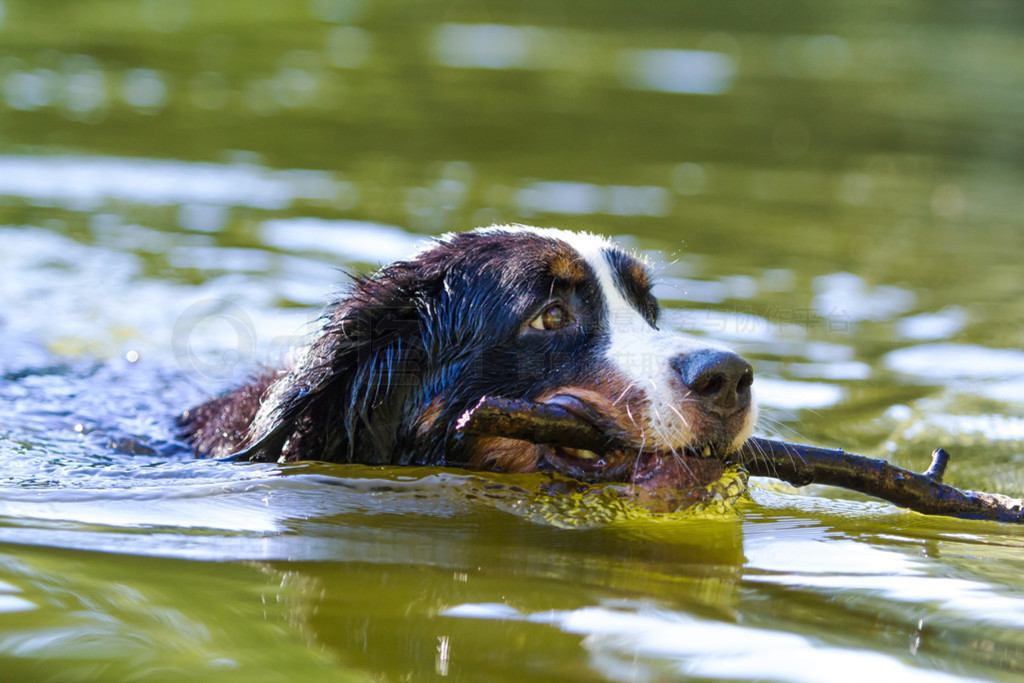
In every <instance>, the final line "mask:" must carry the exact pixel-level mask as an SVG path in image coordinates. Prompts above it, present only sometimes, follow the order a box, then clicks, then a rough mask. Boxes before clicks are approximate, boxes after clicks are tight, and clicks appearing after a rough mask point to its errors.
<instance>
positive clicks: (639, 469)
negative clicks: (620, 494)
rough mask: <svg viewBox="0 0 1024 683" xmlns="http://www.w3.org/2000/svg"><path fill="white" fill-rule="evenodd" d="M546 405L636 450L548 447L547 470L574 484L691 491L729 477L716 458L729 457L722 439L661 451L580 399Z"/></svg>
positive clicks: (564, 396)
mask: <svg viewBox="0 0 1024 683" xmlns="http://www.w3.org/2000/svg"><path fill="white" fill-rule="evenodd" d="M544 402H545V403H548V404H555V405H558V406H560V407H562V408H563V409H565V410H566V411H568V412H570V413H572V414H573V415H574V416H575V417H577V418H579V419H580V420H583V421H585V422H588V423H590V424H592V425H593V426H594V427H595V429H596V430H599V431H600V432H601V433H603V434H614V435H615V436H617V437H618V440H619V441H624V440H625V441H628V442H631V443H634V444H635V447H633V446H631V447H629V448H617V449H602V450H592V449H588V448H571V447H567V446H544V447H543V449H542V450H543V457H544V459H545V460H546V462H547V464H548V465H549V466H550V467H551V468H552V469H554V470H556V471H558V472H561V473H563V474H566V475H568V476H571V477H573V478H577V479H583V480H587V481H617V482H629V483H634V484H638V485H640V486H642V487H644V488H650V489H655V488H674V489H689V488H696V487H702V486H708V485H710V484H713V483H715V482H717V481H718V480H719V479H721V477H722V476H723V474H724V472H725V469H726V464H725V462H724V459H722V458H721V457H717V456H719V455H721V454H725V453H727V449H728V448H729V443H728V442H726V441H725V440H724V439H708V440H702V441H697V442H694V443H691V444H688V445H686V446H684V447H682V448H675V449H663V448H658V447H656V446H655V444H653V443H645V442H644V441H643V440H638V439H637V438H636V436H635V435H630V434H627V433H626V432H625V430H623V429H622V427H621V426H620V425H619V423H618V422H617V421H615V420H614V418H612V417H611V416H609V415H606V414H604V413H602V412H600V411H599V410H598V409H597V408H596V407H594V406H592V405H591V404H589V403H588V402H586V401H583V400H582V399H580V398H579V397H577V396H573V395H571V394H557V395H555V396H552V397H551V398H549V399H547V400H546V401H544ZM623 437H627V438H623Z"/></svg>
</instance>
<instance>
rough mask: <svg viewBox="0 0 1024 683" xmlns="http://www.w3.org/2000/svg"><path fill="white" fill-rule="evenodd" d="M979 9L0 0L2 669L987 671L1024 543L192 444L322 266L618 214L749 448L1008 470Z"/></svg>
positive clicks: (762, 486) (316, 303)
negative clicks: (742, 409)
mask: <svg viewBox="0 0 1024 683" xmlns="http://www.w3.org/2000/svg"><path fill="white" fill-rule="evenodd" d="M1020 64H1024V26H1022V25H1021V22H1020V16H1019V9H1018V8H1017V7H1016V5H1014V4H1013V3H1010V2H988V3H981V4H979V3H975V4H972V5H949V6H945V5H941V6H940V5H935V4H918V3H903V4H900V5H897V6H893V5H891V4H890V3H880V2H879V3H872V2H868V3H858V4H857V5H856V7H851V6H849V4H848V3H840V2H834V1H831V0H829V1H827V2H814V3H809V2H786V3H772V4H770V5H764V6H752V5H749V4H746V3H736V2H724V3H716V4H714V5H708V4H706V3H668V4H666V3H656V2H635V3H629V4H628V6H627V5H625V4H623V3H615V2H588V3H525V4H523V3H508V2H498V3H489V4H488V5H487V6H486V7H484V6H478V5H474V4H471V3H454V4H453V3H433V2H400V1H385V2H377V3H369V2H363V1H360V0H311V1H310V2H302V3H295V2H283V1H272V2H263V3H258V4H253V3H242V2H236V1H230V0H225V1H223V2H219V3H206V4H201V3H196V2H190V1H189V0H173V1H164V2H157V1H153V0H142V1H139V2H127V3H107V2H101V1H99V0H85V1H80V2H76V3H39V2H28V1H27V0H2V1H0V670H3V672H4V674H5V680H7V679H9V680H97V679H98V680H118V679H125V678H133V679H146V680H149V679H153V680H164V679H167V680H171V679H174V680H177V679H180V677H181V676H183V675H191V676H200V677H213V676H217V677H218V678H223V679H225V680H241V679H246V680H251V679H252V678H253V677H258V678H259V679H260V680H293V679H298V678H302V677H306V678H311V679H313V680H319V679H326V678H331V679H332V680H333V679H342V680H346V679H352V680H410V679H412V680H422V679H431V678H444V677H450V678H456V679H461V680H474V681H475V680H641V681H658V680H678V679H680V678H683V677H691V678H695V679H698V680H751V679H756V680H772V681H814V682H820V681H832V680H835V681H839V680H847V678H848V676H849V673H850V672H851V671H856V672H857V673H858V675H859V676H861V677H864V678H873V679H876V680H896V679H899V680H908V681H916V680H925V681H933V680H934V681H946V680H1007V681H1009V680H1018V679H1019V678H1020V677H1021V676H1022V675H1024V617H1022V615H1024V579H1022V578H1021V577H1022V576H1024V571H1022V570H1024V559H1022V558H1024V552H1022V545H1024V538H1022V536H1021V532H1020V531H1019V530H1018V529H1017V528H1016V527H1014V526H1009V525H999V524H995V523H985V522H973V521H964V520H955V519H946V518H935V517H925V516H922V515H918V514H914V513H909V512H905V511H902V510H899V509H896V508H893V507H891V506H889V505H886V504H884V503H881V502H878V501H872V500H870V499H867V498H865V497H863V496H859V495H856V494H852V493H849V492H844V491H838V490H834V489H826V488H822V487H816V488H810V489H804V490H800V491H796V490H793V489H790V488H787V487H785V486H782V485H779V484H777V483H773V482H771V481H767V480H761V481H757V482H755V484H754V486H753V487H752V489H751V493H750V497H749V498H748V499H746V500H744V501H742V502H741V503H740V504H739V505H738V506H737V507H736V508H735V509H733V510H731V511H729V512H727V513H710V514H703V515H697V516H671V515H658V514H644V512H643V511H642V510H635V509H624V508H621V507H617V506H616V505H615V504H614V502H613V500H612V499H611V498H609V497H602V495H601V493H600V492H599V491H598V492H594V491H590V492H586V493H585V495H584V494H580V495H575V496H557V495H550V493H549V491H550V482H549V481H547V480H546V479H545V478H543V477H533V476H519V477H502V476H499V475H481V474H478V473H471V472H465V471H460V470H436V469H435V470H420V469H396V468H369V467H359V466H333V465H324V464H317V463H299V464H295V465H288V466H276V465H233V464H227V463H219V462H196V461H193V460H191V459H189V457H188V456H187V454H186V452H185V448H184V445H183V444H182V443H181V442H180V440H179V438H178V436H177V434H176V433H175V431H174V429H173V416H174V415H175V414H176V413H177V412H179V411H181V410H182V409H183V408H185V407H188V406H190V405H193V404H194V403H196V402H198V401H201V400H203V399H204V398H206V397H208V396H211V395H213V394H215V393H216V392H218V391H222V390H224V389H225V388H228V387H231V386H235V385H237V384H238V383H239V382H242V381H244V380H245V378H246V377H247V376H249V375H250V374H251V373H253V372H255V371H257V370H258V369H259V368H260V367H263V366H264V365H278V364H281V363H284V362H287V357H288V353H289V349H291V348H292V347H293V345H294V344H296V343H300V342H301V341H302V340H303V339H305V338H306V336H307V335H308V334H309V332H310V331H311V330H312V329H313V325H314V321H315V319H316V317H317V316H318V314H319V312H320V310H321V306H322V305H323V302H325V301H326V300H327V299H329V298H330V297H331V296H332V295H334V294H336V293H337V292H339V291H341V289H342V288H343V284H344V272H349V271H353V270H354V271H362V270H366V269H370V268H373V267H375V266H376V265H379V264H380V263H384V262H387V261H390V260H392V259H394V258H398V257H401V256H402V255H404V254H407V253H409V252H411V251H413V250H414V249H415V248H416V247H417V245H418V244H420V243H421V241H422V240H423V239H425V238H427V237H429V236H430V235H435V234H439V233H441V232H444V231H446V230H452V229H466V228H470V227H473V226H476V225H486V224H490V223H494V222H529V223H535V224H542V225H553V226H558V227H564V228H573V229H587V230H593V231H595V232H600V233H604V234H609V235H612V236H614V237H615V239H617V240H618V241H619V242H621V243H622V244H624V245H626V246H628V247H631V248H635V249H637V250H639V251H641V252H644V253H648V254H649V255H651V256H652V258H653V259H654V260H655V261H656V263H657V264H658V273H659V278H658V282H657V285H656V293H657V294H658V296H659V297H661V299H662V301H663V302H664V304H665V308H666V310H665V316H666V318H665V321H666V325H667V326H668V327H671V328H673V329H678V330H680V331H685V332H689V333H692V334H696V335H699V336H703V337H707V338H711V339H716V340H720V341H724V342H726V343H728V344H730V345H732V346H734V347H735V348H736V349H737V350H738V351H740V352H741V353H743V354H744V355H745V356H747V357H748V358H750V359H751V360H752V362H753V363H754V365H755V369H756V371H757V380H756V384H755V390H756V392H757V396H758V397H759V400H760V402H761V404H762V407H763V408H762V414H763V417H762V421H761V431H762V433H765V434H768V435H773V436H781V437H784V438H788V439H798V440H805V441H809V442H813V443H817V444H821V445H829V446H841V447H844V448H846V449H848V450H853V451H856V452H860V453H864V454H865V455H870V456H875V457H885V458H888V459H890V460H892V461H893V462H895V463H897V464H899V465H902V466H906V467H912V468H916V469H922V468H924V467H925V466H926V465H927V461H928V453H929V452H930V451H931V450H932V449H933V448H936V447H939V446H942V447H945V448H947V449H948V450H949V451H950V452H951V453H952V454H953V462H952V465H951V466H950V470H949V473H948V475H947V480H948V481H949V482H951V483H953V484H955V485H958V486H961V487H964V488H973V489H982V490H988V491H997V492H1001V493H1006V494H1009V495H1014V496H1024V351H1021V349H1022V348H1024V327H1022V326H1021V322H1020V321H1021V320H1022V319H1024V304H1022V302H1024V280H1022V278H1021V276H1020V273H1021V272H1022V265H1024V263H1022V261H1024V259H1022V256H1021V254H1022V248H1024V229H1022V226H1021V219H1020V216H1021V215H1022V211H1024V199H1022V198H1021V194H1020V192H1019V188H1020V186H1021V184H1022V182H1024V161H1022V159H1024V146H1022V143H1021V141H1022V140H1024V115H1022V114H1024V97H1022V96H1021V94H1020V93H1022V92H1024V72H1022V71H1021V69H1020V66H1019V65H1020Z"/></svg>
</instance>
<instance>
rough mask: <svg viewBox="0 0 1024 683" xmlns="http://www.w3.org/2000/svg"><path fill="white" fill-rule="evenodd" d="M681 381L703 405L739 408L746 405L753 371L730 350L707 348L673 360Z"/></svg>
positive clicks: (716, 407) (748, 399)
mask: <svg viewBox="0 0 1024 683" xmlns="http://www.w3.org/2000/svg"><path fill="white" fill-rule="evenodd" d="M672 364H673V367H675V368H676V370H677V371H678V372H679V375H680V377H681V378H682V380H683V383H684V384H685V385H686V386H687V388H688V389H689V390H690V391H692V392H693V393H694V394H696V395H697V396H698V397H699V398H700V399H701V401H702V402H704V403H705V404H706V405H709V406H712V407H715V409H716V410H718V409H738V407H741V406H744V405H747V404H749V402H750V386H751V385H752V384H753V383H754V370H753V368H751V367H750V363H748V362H747V361H745V360H743V359H742V358H740V357H739V356H737V355H736V354H735V353H732V352H731V351H719V350H715V349H707V350H704V351H698V352H696V353H692V354H688V355H685V356H679V357H678V358H675V359H673V361H672Z"/></svg>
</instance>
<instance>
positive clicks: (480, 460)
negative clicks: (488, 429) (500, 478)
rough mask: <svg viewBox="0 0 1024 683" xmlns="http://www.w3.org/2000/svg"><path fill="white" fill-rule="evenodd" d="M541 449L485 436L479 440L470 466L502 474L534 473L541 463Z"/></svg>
mask: <svg viewBox="0 0 1024 683" xmlns="http://www.w3.org/2000/svg"><path fill="white" fill-rule="evenodd" d="M539 448H540V447H539V446H536V445H534V444H532V443H529V442H526V441H520V440H519V439H506V438H504V437H500V436H485V437H482V438H480V439H478V440H477V443H476V445H475V446H474V448H473V455H472V456H470V458H469V462H468V464H469V466H470V467H476V468H478V469H488V470H500V471H502V472H533V471H535V470H536V469H537V464H538V463H539V462H540V453H539Z"/></svg>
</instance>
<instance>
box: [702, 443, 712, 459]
mask: <svg viewBox="0 0 1024 683" xmlns="http://www.w3.org/2000/svg"><path fill="white" fill-rule="evenodd" d="M701 455H703V456H704V457H705V458H707V457H710V455H711V446H705V447H704V450H703V451H701Z"/></svg>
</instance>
